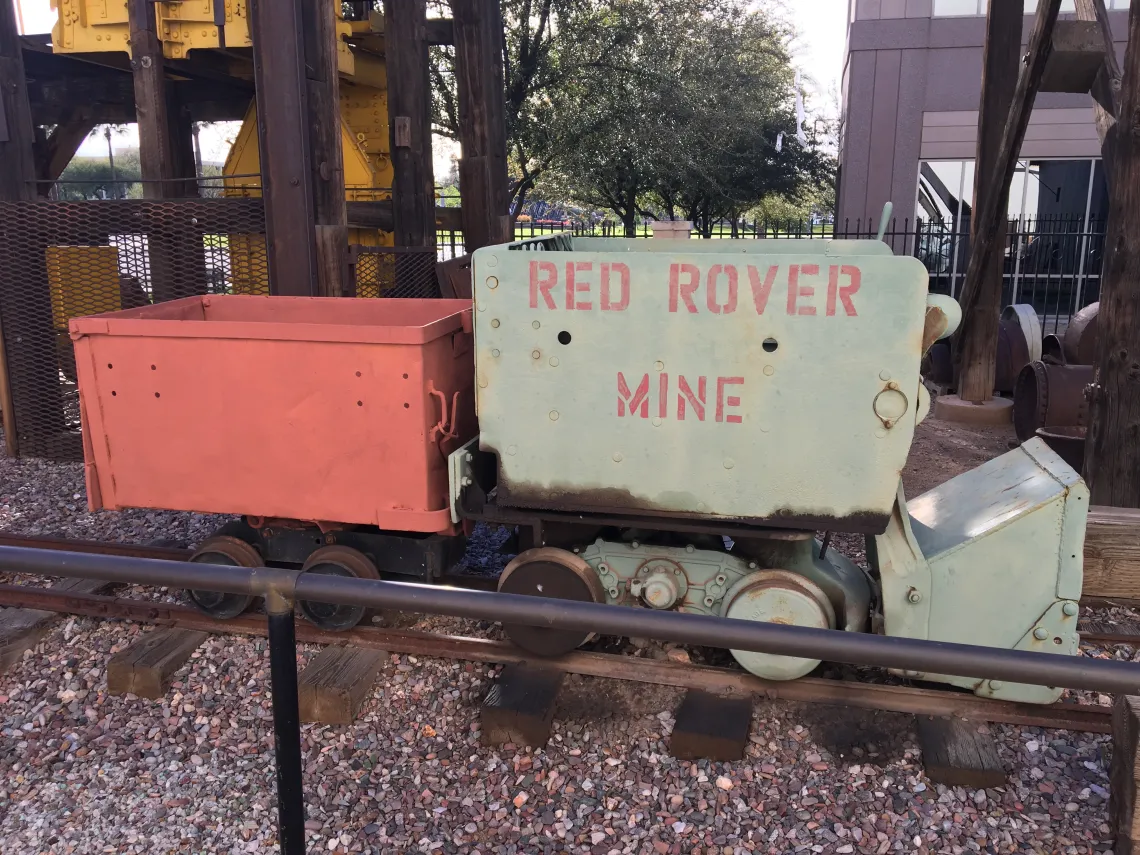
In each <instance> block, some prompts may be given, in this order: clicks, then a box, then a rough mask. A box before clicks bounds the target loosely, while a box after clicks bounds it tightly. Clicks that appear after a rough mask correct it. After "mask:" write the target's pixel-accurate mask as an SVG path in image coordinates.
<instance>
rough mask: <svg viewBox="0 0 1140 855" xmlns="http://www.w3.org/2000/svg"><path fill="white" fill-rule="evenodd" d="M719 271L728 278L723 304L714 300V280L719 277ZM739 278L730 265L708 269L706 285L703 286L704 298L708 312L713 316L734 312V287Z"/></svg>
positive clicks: (715, 265)
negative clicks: (726, 293)
mask: <svg viewBox="0 0 1140 855" xmlns="http://www.w3.org/2000/svg"><path fill="white" fill-rule="evenodd" d="M721 271H723V272H724V275H725V276H726V277H727V278H728V296H727V297H725V300H724V304H723V305H722V304H719V303H717V300H716V280H717V278H718V277H719V276H720V274H721ZM738 279H739V276H738V274H737V272H736V267H735V266H733V265H731V264H725V265H723V266H722V265H720V264H714V265H713V266H712V267H710V268H709V275H708V284H707V285H706V286H705V298H706V301H707V303H708V307H709V311H710V312H712V313H713V314H714V315H722V314H723V315H731V314H732V313H733V312H735V311H736V286H737V281H738Z"/></svg>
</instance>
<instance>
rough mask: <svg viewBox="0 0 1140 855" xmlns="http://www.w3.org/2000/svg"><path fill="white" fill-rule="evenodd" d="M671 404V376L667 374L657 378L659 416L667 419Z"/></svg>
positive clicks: (663, 373)
mask: <svg viewBox="0 0 1140 855" xmlns="http://www.w3.org/2000/svg"><path fill="white" fill-rule="evenodd" d="M668 404H669V375H668V374H667V373H665V372H662V373H661V376H660V377H658V378H657V415H658V416H659V417H660V418H665V416H666V414H667V411H666V407H667V406H668Z"/></svg>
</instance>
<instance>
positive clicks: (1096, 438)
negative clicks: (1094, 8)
mask: <svg viewBox="0 0 1140 855" xmlns="http://www.w3.org/2000/svg"><path fill="white" fill-rule="evenodd" d="M1118 118H1119V121H1120V125H1121V127H1122V128H1124V129H1126V130H1127V132H1122V133H1118V134H1117V135H1116V152H1115V161H1114V163H1113V173H1112V182H1111V183H1110V184H1109V186H1108V222H1107V229H1106V232H1107V233H1106V235H1105V239H1104V264H1103V267H1102V268H1101V277H1100V282H1101V285H1100V315H1099V316H1098V319H1097V322H1098V331H1099V336H1098V339H1097V353H1096V363H1095V365H1096V372H1095V375H1094V378H1095V379H1094V380H1093V383H1092V384H1091V385H1090V386H1089V431H1088V442H1087V443H1086V447H1085V469H1084V476H1085V480H1086V481H1087V482H1088V485H1089V493H1090V495H1091V500H1092V501H1094V502H1096V503H1098V504H1103V505H1111V506H1112V507H1117V508H1136V507H1140V441H1138V440H1137V435H1136V429H1137V425H1140V232H1138V231H1137V229H1136V226H1135V224H1136V222H1137V220H1138V219H1140V139H1138V138H1137V134H1136V132H1135V129H1136V128H1137V126H1138V125H1140V9H1137V8H1135V7H1133V8H1132V9H1131V10H1130V11H1129V14H1128V48H1127V50H1126V51H1125V54H1124V67H1123V70H1122V75H1121V79H1120V113H1119V114H1118Z"/></svg>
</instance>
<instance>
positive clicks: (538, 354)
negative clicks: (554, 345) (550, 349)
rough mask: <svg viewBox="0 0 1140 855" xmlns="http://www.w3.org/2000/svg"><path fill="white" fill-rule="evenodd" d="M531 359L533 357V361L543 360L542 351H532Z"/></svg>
mask: <svg viewBox="0 0 1140 855" xmlns="http://www.w3.org/2000/svg"><path fill="white" fill-rule="evenodd" d="M530 357H531V359H542V351H541V350H532V351H531V352H530Z"/></svg>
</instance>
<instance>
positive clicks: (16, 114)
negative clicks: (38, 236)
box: [0, 2, 36, 202]
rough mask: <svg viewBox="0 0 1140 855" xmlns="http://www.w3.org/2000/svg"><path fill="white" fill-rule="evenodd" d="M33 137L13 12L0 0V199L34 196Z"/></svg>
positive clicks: (32, 197)
mask: <svg viewBox="0 0 1140 855" xmlns="http://www.w3.org/2000/svg"><path fill="white" fill-rule="evenodd" d="M34 139H35V126H34V125H33V124H32V108H31V106H30V105H29V103H28V81H27V78H26V77H25V76H24V55H23V50H22V48H21V47H20V33H19V30H18V29H17V28H16V13H15V11H14V10H13V8H12V4H11V3H10V2H4V3H0V200H3V201H5V202H15V201H29V200H32V199H34V198H35V195H36V191H35V184H34V183H33V182H34V181H35V178H36V162H35V158H34V156H33V153H32V142H33V140H34Z"/></svg>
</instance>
